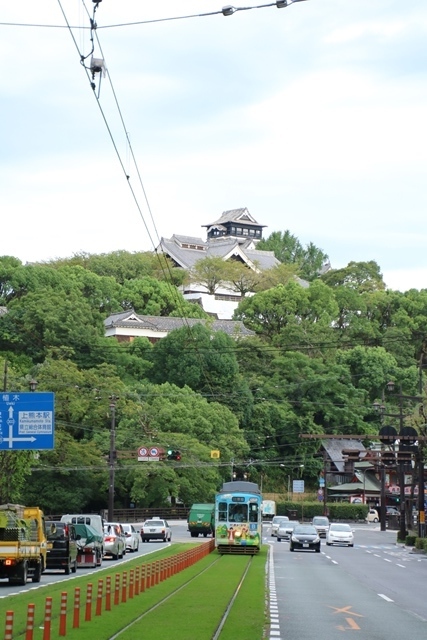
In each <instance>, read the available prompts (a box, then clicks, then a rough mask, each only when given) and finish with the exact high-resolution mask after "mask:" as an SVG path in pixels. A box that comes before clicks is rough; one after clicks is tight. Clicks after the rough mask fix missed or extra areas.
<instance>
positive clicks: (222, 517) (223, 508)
mask: <svg viewBox="0 0 427 640" xmlns="http://www.w3.org/2000/svg"><path fill="white" fill-rule="evenodd" d="M218 520H219V522H227V503H226V502H220V503H219V504H218Z"/></svg>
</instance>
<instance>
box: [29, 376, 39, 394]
mask: <svg viewBox="0 0 427 640" xmlns="http://www.w3.org/2000/svg"><path fill="white" fill-rule="evenodd" d="M37 384H38V383H37V380H34V378H31V380H30V381H29V383H28V386H29V388H30V391H31V392H32V393H34V391H35V390H36V389H37Z"/></svg>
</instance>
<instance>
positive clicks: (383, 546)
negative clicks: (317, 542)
mask: <svg viewBox="0 0 427 640" xmlns="http://www.w3.org/2000/svg"><path fill="white" fill-rule="evenodd" d="M354 528H355V546H354V547H353V548H351V547H336V546H333V547H328V546H326V544H325V542H324V539H322V548H321V553H320V554H318V553H314V552H306V551H295V552H294V553H290V552H289V543H287V542H284V541H282V542H280V543H279V542H277V541H276V540H275V538H272V537H271V536H270V530H269V527H265V528H264V542H266V543H268V544H270V545H271V555H270V572H269V580H270V589H271V608H270V615H271V623H272V624H271V632H270V633H271V635H270V638H274V639H275V640H278V639H285V638H286V639H290V640H293V639H294V638H303V639H304V640H311V639H312V638H313V640H314V639H315V640H319V638H321V639H323V638H328V640H335V639H336V638H341V639H342V637H343V633H344V634H346V633H351V634H353V636H354V635H355V636H356V637H357V638H360V640H402V638H411V640H421V639H423V640H425V638H427V597H426V594H425V589H426V585H427V556H425V555H420V554H418V553H412V552H411V550H410V549H405V548H404V547H403V546H402V545H397V544H396V532H395V531H394V532H388V531H385V532H381V531H380V530H379V527H378V526H375V525H370V526H367V525H364V526H357V525H355V527H354Z"/></svg>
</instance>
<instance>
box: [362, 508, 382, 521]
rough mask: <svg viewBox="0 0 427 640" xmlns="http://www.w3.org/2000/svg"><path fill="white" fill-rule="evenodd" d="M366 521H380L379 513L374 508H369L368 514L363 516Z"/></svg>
mask: <svg viewBox="0 0 427 640" xmlns="http://www.w3.org/2000/svg"><path fill="white" fill-rule="evenodd" d="M365 520H366V522H375V523H377V522H379V521H380V514H379V513H378V511H377V510H376V509H369V511H368V515H367V516H366V518H365Z"/></svg>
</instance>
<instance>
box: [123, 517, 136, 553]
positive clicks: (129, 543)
mask: <svg viewBox="0 0 427 640" xmlns="http://www.w3.org/2000/svg"><path fill="white" fill-rule="evenodd" d="M122 527H123V531H124V534H125V538H126V551H130V552H131V553H133V552H134V551H138V549H139V534H138V531H137V530H136V529H135V527H134V526H133V524H123V525H122Z"/></svg>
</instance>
